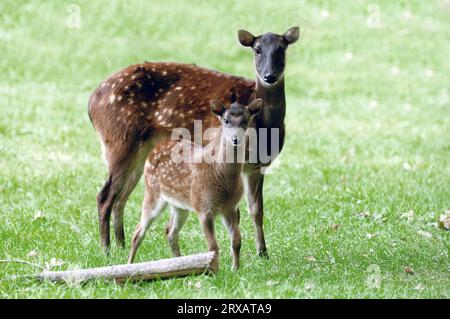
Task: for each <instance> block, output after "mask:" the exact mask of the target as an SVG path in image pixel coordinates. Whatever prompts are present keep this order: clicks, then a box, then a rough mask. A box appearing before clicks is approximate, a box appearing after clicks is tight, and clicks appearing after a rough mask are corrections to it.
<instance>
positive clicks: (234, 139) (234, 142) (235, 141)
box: [232, 136, 239, 145]
mask: <svg viewBox="0 0 450 319" xmlns="http://www.w3.org/2000/svg"><path fill="white" fill-rule="evenodd" d="M232 142H233V145H239V139H238V138H237V136H233V138H232Z"/></svg>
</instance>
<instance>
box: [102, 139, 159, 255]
mask: <svg viewBox="0 0 450 319" xmlns="http://www.w3.org/2000/svg"><path fill="white" fill-rule="evenodd" d="M104 150H105V158H106V161H107V163H108V168H109V177H108V179H107V180H106V182H105V184H104V186H103V188H102V189H101V191H100V192H99V194H98V196H97V206H98V215H99V226H100V237H101V244H102V247H103V248H104V249H105V250H108V249H109V246H110V219H111V213H113V216H114V235H115V238H116V242H117V243H118V244H119V246H121V247H125V234H124V228H123V211H124V208H125V204H126V202H127V200H128V197H129V196H130V194H131V192H132V191H133V190H134V188H135V187H136V184H137V183H138V181H139V179H140V177H141V176H142V172H143V168H144V163H145V159H146V157H147V155H148V153H149V152H150V150H151V143H150V142H147V143H136V144H133V145H131V146H129V147H121V148H116V149H112V148H111V147H108V145H107V144H104Z"/></svg>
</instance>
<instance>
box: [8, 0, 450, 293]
mask: <svg viewBox="0 0 450 319" xmlns="http://www.w3.org/2000/svg"><path fill="white" fill-rule="evenodd" d="M73 2H74V1H29V3H28V2H27V1H15V0H7V1H2V2H1V3H0V110H1V116H0V216H1V217H2V220H1V222H0V259H8V258H19V259H24V260H28V261H32V262H34V263H37V264H40V265H45V264H46V263H50V262H51V259H52V258H57V259H61V260H62V261H63V264H62V265H60V266H56V267H55V269H72V268H77V267H81V268H85V267H93V266H102V265H110V264H116V263H124V262H126V257H127V253H128V252H127V251H121V250H120V249H118V248H117V247H115V246H114V245H113V249H112V255H111V256H110V257H109V258H107V257H105V256H104V255H103V254H102V253H101V251H100V248H99V236H98V223H97V210H96V201H95V197H96V194H97V192H98V190H99V188H100V187H101V185H102V184H103V182H104V180H105V178H106V174H107V170H106V166H105V164H104V162H103V160H102V157H101V150H100V143H99V141H98V138H97V136H96V133H95V131H94V129H93V127H92V125H91V123H90V122H89V119H88V116H87V102H88V98H89V95H90V92H92V90H93V89H94V88H95V87H96V86H97V85H98V84H99V83H100V81H102V80H103V79H104V78H106V77H107V76H108V75H109V74H111V73H113V72H115V71H117V70H119V69H121V68H123V67H125V66H127V65H129V64H134V63H139V62H142V61H144V60H148V61H156V60H158V61H159V60H167V61H180V62H187V63H192V62H194V63H197V64H199V65H203V66H207V67H211V68H214V69H218V70H221V71H225V72H229V73H233V74H239V75H243V76H247V77H250V78H254V77H255V74H254V71H253V66H252V54H251V52H250V51H249V50H248V49H246V48H243V47H241V46H240V45H239V43H238V41H237V36H236V31H237V29H239V28H245V29H248V30H249V31H251V32H253V33H255V34H260V33H263V32H267V31H273V32H277V33H282V32H284V31H286V30H287V29H288V28H289V27H291V26H293V25H299V26H300V29H301V36H300V41H299V42H298V43H297V44H295V45H294V46H292V47H291V48H290V49H289V52H288V63H287V68H286V75H285V76H286V84H287V122H286V125H287V141H286V145H285V148H284V149H283V153H282V155H281V157H280V161H279V163H278V164H277V165H275V166H274V168H273V171H272V174H270V175H268V176H267V178H266V185H265V189H264V195H265V212H266V214H265V231H266V241H267V244H268V249H269V254H270V256H271V258H270V260H262V259H260V258H258V257H257V256H256V254H255V245H254V237H253V236H254V232H253V225H252V222H251V220H250V217H249V216H248V214H247V213H246V212H247V210H246V208H245V205H244V202H243V203H242V213H243V214H242V221H241V229H242V236H243V247H242V257H241V262H242V267H241V269H240V270H239V272H237V273H233V272H232V271H231V270H230V266H231V257H230V255H229V253H228V249H229V243H228V238H227V234H226V231H225V229H224V227H222V225H220V224H219V223H218V227H217V232H218V234H217V236H218V240H219V245H220V247H221V251H222V254H221V269H220V271H219V273H218V274H217V275H216V276H213V277H207V276H201V277H187V278H180V279H174V280H166V281H155V282H147V283H137V284H136V283H127V284H124V285H118V284H117V285H116V284H114V283H109V282H91V283H88V284H85V285H82V286H74V285H61V284H58V285H55V284H51V283H39V282H35V281H31V280H26V279H20V280H12V279H11V278H9V276H11V275H13V274H30V273H33V272H35V271H36V270H35V269H33V268H29V267H28V266H26V265H18V264H0V297H1V298H42V297H45V298H73V297H75V298H89V297H93V298H104V297H107V298H155V297H156V298H190V297H194V298H195V297H207V298H210V297H229V298H233V297H269V298H271V297H274V298H291V297H301V298H304V297H306V298H317V297H318V298H348V297H356V298H379V297H381V298H386V297H394V298H410V297H413V298H416V297H418V298H449V297H450V263H449V247H450V245H449V243H450V233H449V231H446V230H444V229H442V228H438V227H436V224H437V221H438V219H439V216H440V215H442V214H444V213H445V212H446V211H447V210H449V209H450V187H449V185H450V102H449V100H450V98H449V95H450V92H449V91H450V88H449V84H450V63H449V56H450V3H449V1H444V0H432V1H420V0H416V1H395V2H394V1H387V0H385V1H351V2H347V1H346V2H345V4H344V3H343V2H342V1H337V0H336V1H314V3H313V1H301V0H297V1H284V0H278V1H256V0H254V1H245V2H244V1H242V2H238V3H234V2H232V1H220V2H219V1H214V2H211V1H198V0H195V1H192V0H191V1H175V0H172V1H144V0H142V1H140V0H133V1H112V0H111V1H107V0H98V1H84V0H77V1H76V6H70V5H71V4H72V3H73ZM373 3H375V4H376V5H377V6H375V7H374V6H370V5H371V4H373ZM77 9H79V10H80V14H81V19H80V24H79V25H78V26H79V28H77V27H76V26H77V20H76V14H77V12H76V10H77ZM378 11H379V16H378V15H377V12H378ZM371 14H373V15H374V16H371V17H369V16H370V15H371ZM378 17H379V20H377V18H378ZM372 18H373V19H372ZM368 19H369V21H367V20H368ZM378 22H379V24H377V23H378ZM74 26H75V27H74ZM377 26H378V27H377ZM142 194H143V187H142V182H141V183H140V184H139V186H138V187H137V188H136V190H135V192H134V193H133V194H132V196H131V198H130V200H129V202H128V205H127V207H126V209H125V225H126V236H127V243H129V241H130V239H131V233H132V231H133V229H134V227H135V225H136V223H137V221H138V218H139V216H140V205H141V201H142ZM193 217H194V216H191V218H190V219H189V220H188V223H187V225H186V227H185V228H184V229H183V231H182V233H181V239H180V244H181V249H182V251H183V252H184V254H190V253H197V252H201V251H204V250H206V242H205V240H204V238H203V234H202V231H201V228H200V225H199V223H198V221H197V219H196V218H193ZM408 217H409V218H408ZM168 218H169V216H168V214H165V216H163V217H161V218H160V219H159V220H158V221H157V222H156V223H155V224H154V226H152V228H151V229H150V230H149V232H148V234H147V237H146V239H145V241H144V242H143V244H142V246H141V249H140V251H139V253H138V256H137V261H145V260H154V259H159V258H166V257H170V256H171V253H170V249H169V247H168V245H167V243H166V240H165V236H164V235H163V230H164V226H165V224H166V221H167V220H168ZM32 251H35V253H32V254H31V255H34V256H28V255H29V253H30V252H32ZM405 267H409V269H412V270H413V271H412V270H411V271H409V273H408V272H407V271H405Z"/></svg>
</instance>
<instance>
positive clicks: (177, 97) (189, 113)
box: [89, 62, 254, 249]
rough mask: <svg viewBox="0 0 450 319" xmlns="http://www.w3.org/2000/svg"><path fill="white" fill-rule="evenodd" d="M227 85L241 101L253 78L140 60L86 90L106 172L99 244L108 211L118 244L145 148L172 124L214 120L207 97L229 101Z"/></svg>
mask: <svg viewBox="0 0 450 319" xmlns="http://www.w3.org/2000/svg"><path fill="white" fill-rule="evenodd" d="M231 88H236V90H237V92H238V95H239V100H240V101H241V102H242V103H245V104H246V103H247V102H248V101H249V99H250V96H251V94H252V93H253V91H254V82H253V81H251V80H247V79H244V78H242V77H236V76H232V75H228V74H224V73H220V72H216V71H213V70H209V69H205V68H201V67H198V66H196V65H186V64H180V63H162V62H160V63H158V62H155V63H151V62H145V63H143V64H137V65H132V66H129V67H127V68H125V69H123V70H122V71H120V72H118V73H116V74H113V75H112V76H110V77H109V78H108V79H106V80H105V81H104V82H103V83H102V84H101V85H100V86H99V87H98V88H97V89H96V90H95V91H94V92H93V94H92V95H91V98H90V101H89V117H90V119H91V121H92V123H93V125H94V127H95V129H96V131H97V132H98V134H99V136H100V140H101V142H102V144H103V146H104V151H105V152H104V156H105V159H106V161H107V163H108V166H109V177H108V179H107V181H106V182H105V185H104V186H103V188H102V190H101V191H100V193H99V195H98V196H97V203H98V210H99V224H100V233H101V239H102V246H103V247H104V248H105V249H108V247H109V219H110V215H111V213H112V212H114V225H115V227H114V230H115V235H116V240H117V242H118V243H119V244H120V245H122V246H123V245H124V233H123V208H124V205H125V203H126V201H127V199H128V196H129V195H130V193H131V191H132V190H133V189H134V187H135V185H136V183H137V182H138V180H139V178H140V176H141V175H142V169H143V164H144V161H145V158H146V156H147V154H148V152H149V151H150V150H151V149H152V148H153V147H154V146H155V145H156V144H157V142H158V141H159V140H165V139H168V138H169V137H170V134H171V131H172V129H173V128H176V127H184V128H187V129H189V130H191V131H192V130H193V122H194V120H195V119H202V120H203V123H202V127H203V129H207V128H208V127H216V126H218V125H219V122H218V121H217V118H216V117H215V116H213V115H212V113H211V112H210V108H209V103H210V101H211V100H213V99H216V100H220V101H222V102H223V103H230V102H231V98H232V94H231Z"/></svg>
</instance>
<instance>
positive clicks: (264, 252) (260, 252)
mask: <svg viewBox="0 0 450 319" xmlns="http://www.w3.org/2000/svg"><path fill="white" fill-rule="evenodd" d="M258 256H259V257H261V258H265V259H269V254H268V253H267V250H266V249H264V250H258Z"/></svg>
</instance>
